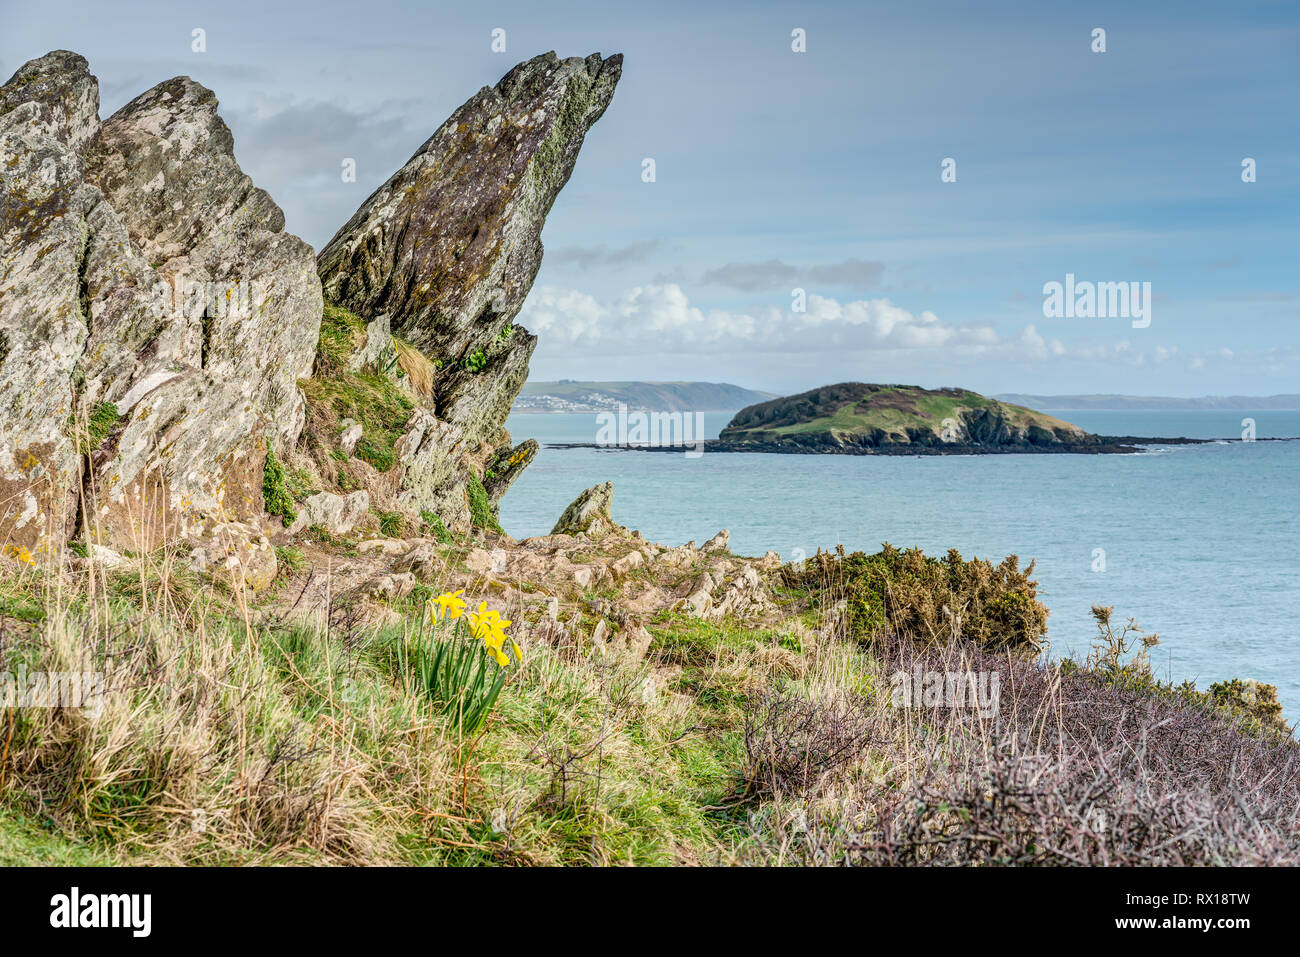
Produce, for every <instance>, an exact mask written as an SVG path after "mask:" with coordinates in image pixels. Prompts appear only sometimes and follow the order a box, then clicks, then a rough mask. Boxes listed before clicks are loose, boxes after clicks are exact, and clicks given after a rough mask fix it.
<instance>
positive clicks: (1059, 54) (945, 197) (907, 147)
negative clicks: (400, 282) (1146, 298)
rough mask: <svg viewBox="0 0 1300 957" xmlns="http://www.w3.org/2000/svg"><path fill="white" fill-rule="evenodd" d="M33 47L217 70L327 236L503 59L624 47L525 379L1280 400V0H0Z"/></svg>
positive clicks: (292, 209)
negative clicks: (1105, 301) (1079, 314)
mask: <svg viewBox="0 0 1300 957" xmlns="http://www.w3.org/2000/svg"><path fill="white" fill-rule="evenodd" d="M196 27H197V28H202V29H203V30H205V31H206V41H207V51H206V52H204V53H195V52H192V50H191V32H192V30H193V29H194V28H196ZM496 27H500V28H503V29H505V31H506V44H507V50H506V52H505V53H504V54H500V53H493V52H492V51H491V49H490V42H491V31H492V30H493V28H496ZM796 27H797V28H802V29H803V30H805V31H806V36H807V51H806V52H804V53H795V52H793V51H792V50H791V31H792V30H793V29H795V28H796ZM1097 27H1100V28H1103V29H1105V30H1106V47H1107V49H1106V52H1105V53H1094V52H1092V50H1091V44H1092V38H1091V35H1092V31H1093V29H1094V28H1097ZM56 48H67V49H72V50H76V51H77V52H79V53H82V54H83V55H85V56H86V57H87V58H88V59H89V60H90V64H91V69H92V71H93V72H94V73H95V74H96V75H97V76H98V77H99V80H100V84H101V98H102V111H101V112H102V114H103V115H105V116H107V115H108V114H109V113H111V112H112V111H113V110H115V109H117V108H118V107H119V106H121V105H122V104H124V103H125V102H127V101H128V100H129V99H131V98H132V97H133V96H135V95H137V94H138V93H140V92H142V91H143V90H145V89H147V88H148V87H150V86H152V85H153V84H155V83H158V82H160V81H162V80H164V79H167V78H169V77H171V76H174V75H177V74H188V75H190V76H192V77H194V78H195V79H196V80H198V81H199V82H202V83H204V84H206V85H207V86H209V87H211V88H212V89H213V90H215V91H216V93H217V95H218V97H219V98H220V100H221V103H222V114H223V116H225V118H226V120H227V122H228V123H229V124H230V126H231V128H232V129H233V131H234V134H235V149H236V155H237V157H238V159H239V161H240V162H241V164H242V165H243V167H244V169H245V170H246V171H247V172H249V173H250V174H251V175H252V176H253V178H254V179H255V180H256V181H257V183H258V184H259V185H260V186H263V187H265V188H266V189H268V190H269V191H270V193H271V194H272V195H273V196H274V197H275V198H276V199H277V201H278V202H279V203H280V205H281V206H282V207H283V208H284V210H285V214H286V217H287V220H288V224H289V228H290V229H291V230H292V231H294V232H297V233H298V234H299V235H301V236H303V237H304V238H305V239H306V240H307V241H309V242H310V243H312V244H313V245H314V246H316V247H317V248H320V247H321V246H322V245H323V244H324V243H325V242H326V241H327V240H328V239H329V237H330V236H331V235H332V234H333V232H334V230H335V229H336V228H337V227H338V226H339V225H341V224H342V223H343V222H344V221H345V220H346V219H347V218H348V216H349V215H350V214H351V212H352V211H353V210H354V209H355V208H356V207H357V206H358V205H359V204H360V203H361V202H362V201H363V200H364V199H365V198H366V196H367V195H369V193H370V191H371V190H372V189H373V188H374V187H376V186H378V185H379V184H380V183H381V182H383V180H385V179H386V178H387V177H388V176H389V175H390V174H391V173H392V172H393V171H394V170H395V169H396V168H397V167H399V166H400V165H401V164H402V163H403V162H404V161H405V160H406V159H407V158H408V157H409V156H410V154H411V153H412V152H413V151H414V150H415V149H416V148H417V147H418V146H419V145H420V144H421V143H422V142H423V141H424V140H425V139H426V138H427V137H428V136H429V134H430V133H432V132H433V130H434V129H436V128H437V126H438V125H439V124H440V123H441V122H442V121H443V120H444V119H445V118H446V117H447V115H449V114H450V113H451V111H452V110H453V109H454V108H455V107H456V106H458V105H459V104H460V103H461V102H463V101H464V100H465V99H467V98H468V97H469V96H470V95H471V94H473V93H474V92H475V91H476V90H477V89H478V88H479V87H481V86H484V85H488V84H492V83H495V82H496V80H497V79H498V78H499V77H500V76H501V75H502V74H503V73H504V72H505V71H506V70H507V69H509V67H510V66H512V65H513V64H514V63H516V62H518V61H520V60H523V59H526V58H528V57H530V56H533V55H535V54H537V53H540V52H544V51H547V50H552V49H553V50H556V51H557V52H559V53H560V54H561V55H562V56H568V55H585V54H588V53H591V52H593V51H598V52H601V53H605V54H609V53H615V52H622V53H624V54H625V56H626V60H625V63H624V71H623V80H622V82H621V83H620V86H619V89H618V92H617V93H616V95H615V97H614V101H613V104H612V105H611V107H610V109H609V111H608V112H607V113H606V115H605V117H604V118H603V119H602V120H601V121H600V122H599V123H598V124H597V125H596V126H595V127H594V128H593V130H592V132H591V133H590V135H589V136H588V139H587V143H586V145H585V146H584V147H583V151H582V154H581V156H580V158H579V161H578V166H577V169H576V171H575V173H574V176H573V179H572V180H571V181H570V183H569V185H568V186H567V187H566V188H565V190H564V192H563V193H561V195H560V198H559V200H558V202H557V203H556V206H555V209H554V210H553V212H552V214H551V216H550V218H549V220H548V222H547V225H546V229H545V232H544V233H543V240H544V242H545V244H546V249H547V253H546V257H545V260H544V262H543V265H542V270H541V274H540V275H539V277H538V281H537V284H536V286H535V287H534V290H533V293H532V295H531V296H530V297H529V301H528V303H527V304H526V305H525V307H524V311H523V313H522V314H521V317H520V321H521V322H522V323H523V324H524V325H526V326H528V327H529V328H530V329H532V330H533V331H535V332H537V333H538V334H539V336H540V337H541V343H540V344H539V347H538V351H537V353H536V355H535V357H534V362H533V377H534V378H536V379H547V378H560V377H567V378H578V379H582V378H606V379H625V378H632V379H710V380H715V381H730V382H736V383H739V384H741V385H746V386H750V387H753V388H761V389H769V390H772V391H781V392H787V391H795V390H799V389H804V388H810V387H812V386H815V385H819V384H822V383H825V382H831V381H840V380H845V379H860V380H866V381H891V382H916V383H919V384H922V385H926V386H941V385H963V386H967V387H970V388H974V389H977V390H980V391H984V392H1002V391H1021V392H1129V393H1135V394H1171V395H1205V394H1226V393H1241V394H1265V393H1275V392H1300V280H1298V279H1297V275H1298V274H1297V250H1298V249H1300V245H1298V244H1297V242H1296V239H1297V233H1298V232H1300V226H1298V225H1297V219H1298V217H1297V213H1298V212H1300V124H1297V122H1296V116H1297V113H1296V104H1297V102H1298V101H1300V5H1297V4H1294V3H1283V2H1270V3H1249V2H1245V3H1226V2H1225V3H1213V4H1211V3H1198V2H1186V0H1183V2H1177V3H1174V2H1169V3H1160V4H1157V3H1148V4H1142V5H1140V8H1139V5H1135V4H1131V3H1102V2H1094V3H1089V4H1086V5H1085V4H1062V3H1044V2H1038V3H980V4H972V3H969V2H965V0H958V2H942V3H941V2H926V0H913V2H900V3H847V2H842V3H798V4H796V3H765V2H745V3H718V4H708V5H706V4H703V3H699V2H693V3H677V2H663V0H657V2H655V3H653V4H626V3H614V2H609V0H606V2H603V3H601V2H581V3H580V2H570V3H547V4H545V5H543V4H538V3H536V2H526V3H525V2H520V3H477V4H472V5H471V4H450V3H417V2H397V0H373V2H366V3H355V2H349V3H338V2H319V3H312V4H310V5H305V4H303V5H299V4H276V3H271V2H266V0H263V2H258V3H246V2H229V0H225V2H220V3H212V2H176V0H169V2H149V0H143V2H134V3H121V4H112V5H109V4H104V3H101V2H81V0H69V2H61V3H60V2H53V0H52V2H48V3H42V4H32V3H26V2H24V3H21V4H19V3H15V2H12V0H0V73H3V75H4V76H6V77H7V76H8V75H9V74H10V73H12V72H13V70H14V69H16V68H17V67H18V66H19V65H20V64H21V63H22V62H23V61H25V60H27V59H30V58H32V57H35V56H39V55H41V54H43V53H45V52H46V51H48V50H50V49H56ZM344 157H352V158H355V159H356V160H357V163H358V173H357V179H358V181H357V182H356V183H344V182H342V181H341V178H340V176H339V169H340V163H341V161H342V160H343V158H344ZM646 157H651V158H653V159H654V160H655V164H656V181H655V182H653V183H646V182H643V181H642V178H641V170H642V160H643V159H644V158H646ZM945 157H951V158H953V159H955V160H956V164H957V181H956V182H953V183H944V182H941V180H940V163H941V161H942V160H943V159H944V158H945ZM1245 157H1251V158H1253V159H1254V160H1255V161H1256V164H1257V181H1256V182H1254V183H1243V182H1242V179H1241V163H1242V160H1243V158H1245ZM1066 273H1073V274H1075V275H1076V276H1077V277H1078V278H1079V279H1080V280H1093V281H1132V282H1150V283H1151V289H1152V293H1153V297H1154V302H1153V305H1152V316H1151V319H1152V321H1151V324H1150V326H1149V327H1147V328H1145V329H1135V328H1131V326H1130V323H1128V322H1127V321H1124V320H1116V319H1054V318H1045V317H1044V315H1043V310H1042V304H1043V291H1042V287H1043V285H1044V283H1047V282H1050V281H1053V280H1056V281H1061V280H1063V279H1064V277H1065V274H1066ZM796 287H798V288H802V289H804V290H805V291H806V293H807V299H808V309H807V311H806V312H804V313H794V312H792V310H791V303H792V295H791V292H792V289H794V288H796Z"/></svg>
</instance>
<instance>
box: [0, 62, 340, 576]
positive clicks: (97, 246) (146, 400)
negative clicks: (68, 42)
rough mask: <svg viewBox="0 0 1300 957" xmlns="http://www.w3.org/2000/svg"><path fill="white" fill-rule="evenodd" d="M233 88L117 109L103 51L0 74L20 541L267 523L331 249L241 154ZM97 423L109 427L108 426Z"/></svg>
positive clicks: (182, 89)
mask: <svg viewBox="0 0 1300 957" xmlns="http://www.w3.org/2000/svg"><path fill="white" fill-rule="evenodd" d="M216 108H217V101H216V98H215V97H214V96H213V95H212V93H211V92H210V91H208V90H206V89H204V88H203V87H201V86H199V85H198V84H196V83H193V82H192V81H190V80H189V79H187V78H184V77H181V78H177V79H174V80H170V81H168V82H166V83H163V84H160V85H159V86H157V87H155V88H154V89H153V90H150V91H149V92H147V93H145V94H143V95H142V96H140V97H138V98H137V99H136V100H134V101H132V102H131V103H129V104H128V105H127V106H125V107H123V109H122V110H120V111H119V112H118V113H117V114H115V115H114V116H113V117H111V118H110V119H109V120H107V121H106V122H105V123H103V124H102V125H101V124H100V122H99V118H98V115H97V112H98V88H97V83H96V81H95V78H94V77H93V76H91V75H90V73H89V69H88V66H87V64H86V61H85V60H84V59H82V58H81V57H79V56H77V55H76V54H72V53H67V52H63V51H58V52H55V53H51V54H48V55H47V56H45V57H42V58H40V59H39V60H34V61H32V62H30V63H28V64H26V65H24V66H23V67H22V68H21V69H19V71H18V72H17V73H16V74H15V75H14V77H13V78H12V79H11V80H10V81H9V82H8V83H7V84H6V85H5V86H4V87H3V88H0V155H2V156H3V157H4V163H2V164H0V186H2V194H0V195H2V198H0V235H2V236H3V246H2V248H0V338H2V339H3V341H2V342H0V346H3V348H0V405H2V407H3V408H4V409H5V410H6V413H5V416H4V418H3V421H2V422H0V496H3V497H4V499H5V500H6V501H7V502H9V503H10V505H9V506H7V507H6V508H5V509H0V541H3V542H5V543H6V544H7V545H9V546H12V547H14V548H18V549H29V550H32V551H35V552H40V551H43V550H48V549H49V548H50V547H51V543H53V542H56V541H59V540H61V539H64V538H66V537H68V536H69V535H71V534H73V533H74V532H75V531H76V526H77V524H78V522H80V524H81V525H82V526H84V530H85V532H86V533H87V534H88V536H89V537H90V538H92V539H94V540H96V541H103V542H105V543H107V544H111V545H117V546H120V547H130V548H134V549H142V548H148V547H151V546H153V545H156V544H158V543H160V542H162V541H165V540H167V539H171V538H175V537H179V536H182V535H183V536H187V537H196V536H202V535H204V534H208V533H211V530H212V528H214V527H216V526H217V525H224V524H228V523H230V522H238V521H260V517H261V511H262V493H261V484H262V460H263V458H264V443H265V440H266V437H267V436H269V437H270V438H271V439H272V441H275V442H278V443H281V444H284V445H287V444H290V443H292V442H293V441H294V440H296V438H297V435H298V432H299V430H300V429H301V427H302V421H303V412H302V399H301V397H300V395H299V394H298V390H297V379H298V377H300V376H303V375H306V374H307V373H308V371H309V370H310V366H311V358H312V355H313V353H314V346H315V341H316V330H317V329H318V327H319V322H320V310H321V294H320V286H319V280H318V279H317V277H316V275H315V269H314V261H313V257H312V254H311V249H310V247H308V246H307V245H306V244H305V243H303V242H301V241H300V240H298V239H297V238H296V237H293V236H290V235H288V234H286V233H284V232H283V226H284V217H283V215H282V214H281V213H280V211H279V209H278V208H277V207H276V206H275V204H274V203H273V202H272V201H271V200H270V197H268V196H267V195H266V194H265V193H264V192H262V191H260V190H257V189H255V188H254V187H253V185H252V183H251V181H250V180H249V179H248V177H247V176H245V175H244V174H243V173H242V172H241V171H240V170H239V167H238V164H237V163H236V162H235V160H234V155H233V142H232V137H231V135H230V131H229V129H228V128H227V127H226V126H225V124H224V123H223V122H222V121H221V119H220V117H218V116H217V112H216ZM86 423H90V428H86Z"/></svg>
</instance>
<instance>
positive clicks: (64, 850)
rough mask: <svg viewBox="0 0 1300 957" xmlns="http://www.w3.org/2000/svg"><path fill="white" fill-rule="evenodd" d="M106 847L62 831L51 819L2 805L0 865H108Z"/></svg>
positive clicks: (110, 856) (0, 812)
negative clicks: (32, 815)
mask: <svg viewBox="0 0 1300 957" xmlns="http://www.w3.org/2000/svg"><path fill="white" fill-rule="evenodd" d="M114 863H115V861H114V860H113V858H112V855H111V854H110V853H109V852H108V851H107V850H105V849H103V848H100V847H96V846H94V845H92V844H89V843H86V842H84V841H82V840H80V839H79V838H77V837H74V836H70V835H68V834H65V833H63V832H62V831H61V830H60V829H59V828H58V827H57V826H56V825H55V824H54V822H53V821H52V820H50V819H48V818H46V819H44V820H42V819H40V818H36V817H29V816H25V815H23V814H21V813H19V812H18V811H15V810H13V809H11V808H6V807H4V806H0V867H32V866H44V867H106V866H109V865H112V864H114Z"/></svg>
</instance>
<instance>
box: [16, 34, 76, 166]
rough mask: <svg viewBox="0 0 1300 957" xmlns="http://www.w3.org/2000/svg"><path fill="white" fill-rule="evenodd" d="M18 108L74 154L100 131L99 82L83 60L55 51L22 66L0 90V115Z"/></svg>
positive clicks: (63, 51) (64, 52)
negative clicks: (29, 113) (23, 110)
mask: <svg viewBox="0 0 1300 957" xmlns="http://www.w3.org/2000/svg"><path fill="white" fill-rule="evenodd" d="M20 106H21V107H26V108H27V109H28V110H30V111H31V118H32V119H34V120H35V121H36V122H37V123H39V124H40V125H41V126H43V127H44V128H45V131H46V135H48V136H51V137H53V138H54V139H56V140H58V141H59V142H60V143H62V144H63V145H64V146H66V147H68V148H69V149H71V150H73V151H74V152H75V151H77V150H80V149H81V147H82V146H84V145H85V144H86V142H87V141H88V140H89V139H90V138H91V137H92V136H94V135H95V131H96V130H97V129H99V82H98V81H97V80H96V79H95V78H94V77H93V76H91V74H90V64H88V63H87V62H86V58H85V57H83V56H81V55H80V54H77V53H72V52H71V51H69V50H54V51H52V52H50V53H47V54H45V56H43V57H39V58H37V59H35V60H30V61H28V62H27V63H24V64H23V65H22V66H20V67H19V68H18V70H17V72H15V73H14V75H13V76H11V77H10V78H9V81H8V82H7V83H6V84H5V85H4V87H2V88H0V116H4V115H5V114H6V113H9V112H11V111H12V110H15V109H17V108H18V107H20Z"/></svg>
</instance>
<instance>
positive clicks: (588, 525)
mask: <svg viewBox="0 0 1300 957" xmlns="http://www.w3.org/2000/svg"><path fill="white" fill-rule="evenodd" d="M613 502H614V483H613V482H602V483H601V484H599V485H593V486H592V487H591V488H589V489H587V490H586V491H584V492H583V493H582V494H581V495H579V496H578V497H577V498H575V499H574V500H573V501H572V502H570V503H569V506H568V508H566V509H565V510H564V513H563V514H562V515H561V516H560V519H559V521H557V522H556V523H555V527H554V528H553V529H551V534H552V535H587V536H590V537H598V536H600V535H603V534H606V533H608V532H612V531H617V530H620V529H621V528H622V526H620V525H619V524H618V523H617V522H615V521H614V520H613V519H612V518H611V517H610V514H609V509H610V506H611V505H612V504H613Z"/></svg>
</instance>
